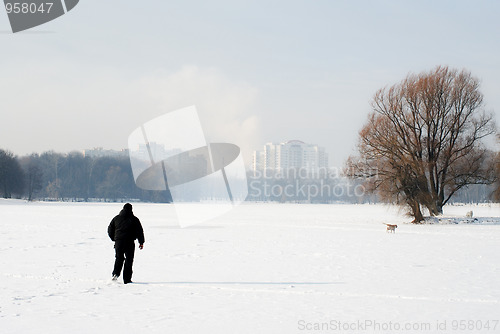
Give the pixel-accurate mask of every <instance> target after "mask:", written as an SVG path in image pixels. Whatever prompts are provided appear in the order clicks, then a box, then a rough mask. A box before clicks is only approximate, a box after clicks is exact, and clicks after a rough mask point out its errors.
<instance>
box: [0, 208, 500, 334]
mask: <svg viewBox="0 0 500 334" xmlns="http://www.w3.org/2000/svg"><path fill="white" fill-rule="evenodd" d="M121 206H122V204H88V203H25V202H23V201H8V200H0V268H1V269H0V333H364V332H366V333H371V332H380V333H388V332H393V333H397V332H403V331H404V332H418V333H421V332H427V333H458V332H462V333H471V332H474V333H483V332H484V333H495V332H497V333H498V332H500V323H498V321H499V320H500V218H499V217H500V207H499V206H473V207H471V206H453V207H446V208H445V216H446V217H454V216H456V217H464V216H465V214H466V212H467V211H469V210H473V211H474V217H478V218H479V217H482V218H480V219H479V220H478V221H477V223H474V224H450V223H449V222H450V219H445V220H443V222H445V223H441V224H427V225H410V224H405V223H404V222H405V221H406V222H407V221H409V220H410V219H409V218H407V217H405V216H403V215H402V214H401V213H399V212H398V210H397V209H395V208H391V207H388V206H383V205H305V204H303V205H298V204H296V205H293V204H251V203H248V204H244V205H241V206H239V207H237V208H235V209H234V210H233V211H231V212H230V213H228V214H226V215H225V216H223V217H220V218H218V219H216V220H213V221H210V222H207V223H205V224H202V225H196V226H192V227H188V228H183V229H181V228H179V227H178V226H177V225H176V223H175V213H174V208H173V206H172V205H164V204H163V205H160V204H135V205H134V212H135V213H136V215H137V216H138V217H139V218H140V219H141V221H142V223H143V226H144V230H145V235H146V243H145V247H144V250H142V251H139V250H137V251H136V259H135V264H134V276H133V281H134V282H135V283H134V284H129V285H123V284H122V283H121V280H120V281H119V282H118V283H116V282H115V283H112V282H111V280H110V276H111V270H112V265H113V261H114V250H113V243H112V242H111V241H110V240H109V239H108V237H107V234H106V229H107V225H108V223H109V221H110V220H111V218H112V217H113V216H114V215H116V214H117V213H118V211H119V210H120V209H121ZM382 222H387V223H393V224H398V225H399V227H398V229H397V230H396V233H395V234H389V233H386V232H385V226H384V225H382ZM120 279H121V278H120ZM471 321H473V323H472V322H471ZM464 326H465V327H464ZM467 326H468V327H467ZM479 326H481V328H482V330H478V329H479ZM485 327H489V330H488V329H486V328H485ZM339 328H340V329H342V328H343V329H344V330H342V331H340V330H339ZM391 328H392V329H399V331H398V330H393V331H391V330H390V329H391ZM445 328H446V330H444V329H445ZM455 328H456V329H460V328H462V329H464V328H465V330H463V331H459V330H454V329H455ZM404 329H406V330H404ZM409 329H411V330H409Z"/></svg>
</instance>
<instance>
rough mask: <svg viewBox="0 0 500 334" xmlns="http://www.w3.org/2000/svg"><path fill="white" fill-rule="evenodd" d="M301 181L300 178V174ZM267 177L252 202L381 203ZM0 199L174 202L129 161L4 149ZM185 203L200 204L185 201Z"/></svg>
mask: <svg viewBox="0 0 500 334" xmlns="http://www.w3.org/2000/svg"><path fill="white" fill-rule="evenodd" d="M299 176H300V175H299ZM299 176H297V175H294V174H293V173H292V174H291V175H287V177H283V176H280V177H276V176H273V177H267V176H264V175H254V174H253V173H251V172H249V173H248V174H247V179H248V190H249V194H248V197H247V200H249V201H262V202H288V203H290V202H295V203H335V202H343V203H377V202H379V199H378V198H377V196H376V195H374V194H369V193H366V192H365V191H364V188H363V187H362V184H361V183H360V182H356V181H352V180H351V181H349V180H347V179H345V178H341V177H338V176H336V177H332V176H330V175H327V174H325V175H315V176H314V177H310V176H306V177H299ZM494 189H495V188H494V186H486V185H472V186H469V187H468V188H464V189H462V190H461V191H460V192H458V193H456V194H455V195H454V196H453V199H452V202H461V203H482V202H489V201H491V200H492V193H493V191H494ZM0 197H4V198H24V199H27V200H49V201H50V200H53V201H108V202H114V201H122V200H128V201H143V202H159V203H166V202H171V201H172V199H171V196H170V192H168V191H147V190H142V189H140V188H138V187H137V186H136V184H135V182H134V178H133V174H132V168H131V166H130V160H129V158H128V157H111V156H105V157H90V156H84V155H83V154H82V153H80V152H71V153H68V154H61V153H55V152H45V153H42V154H32V155H26V156H21V157H17V156H15V155H14V154H13V153H11V152H9V151H5V150H1V149H0ZM181 200H187V201H190V200H196V197H189V196H187V195H186V196H184V198H181Z"/></svg>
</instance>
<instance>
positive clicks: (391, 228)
mask: <svg viewBox="0 0 500 334" xmlns="http://www.w3.org/2000/svg"><path fill="white" fill-rule="evenodd" d="M384 225H387V233H389V232H392V233H396V229H397V228H398V225H391V224H386V223H384Z"/></svg>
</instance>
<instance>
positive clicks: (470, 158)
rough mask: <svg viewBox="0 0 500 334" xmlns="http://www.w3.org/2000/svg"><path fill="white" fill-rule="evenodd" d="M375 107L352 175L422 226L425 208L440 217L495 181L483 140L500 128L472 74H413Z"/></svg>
mask: <svg viewBox="0 0 500 334" xmlns="http://www.w3.org/2000/svg"><path fill="white" fill-rule="evenodd" d="M371 105H372V109H373V112H372V113H371V114H370V115H369V117H368V122H367V123H366V124H365V126H364V127H363V128H362V130H361V131H360V135H359V156H357V157H351V158H349V160H348V163H347V167H348V168H347V174H348V176H351V177H362V178H366V179H367V184H368V185H369V189H370V190H372V191H374V192H377V193H379V194H380V195H381V196H382V198H383V199H385V200H396V202H398V203H405V204H407V205H408V206H409V207H410V214H411V215H412V216H413V217H414V218H415V219H414V222H420V221H422V220H423V215H422V212H421V206H425V207H426V208H427V209H428V210H429V212H430V214H431V215H437V214H440V213H442V210H443V206H444V205H445V204H446V203H447V202H448V201H449V200H450V198H451V197H452V196H453V194H455V193H456V192H457V191H458V190H459V189H461V188H463V187H466V186H467V185H470V184H481V183H484V184H489V183H491V182H492V181H493V177H494V173H493V170H492V164H491V161H490V160H489V157H491V155H490V154H489V152H488V151H487V150H486V149H485V148H484V146H483V145H482V143H481V139H483V138H484V137H486V136H488V135H490V134H492V133H493V132H494V130H495V126H494V124H493V120H492V116H491V115H490V114H488V113H486V112H485V111H484V109H483V95H482V94H481V92H480V91H479V80H478V79H477V78H475V77H473V76H472V75H471V74H470V72H468V71H465V70H462V71H457V70H453V69H449V68H448V67H442V66H439V67H437V68H435V69H434V70H432V71H430V72H425V73H421V74H411V75H408V76H407V77H406V78H405V79H404V80H403V81H402V82H400V83H398V84H396V85H394V86H392V87H389V88H382V89H380V90H379V91H377V92H376V93H375V95H374V97H373V100H372V103H371ZM367 171H368V172H367ZM373 171H377V172H376V173H373Z"/></svg>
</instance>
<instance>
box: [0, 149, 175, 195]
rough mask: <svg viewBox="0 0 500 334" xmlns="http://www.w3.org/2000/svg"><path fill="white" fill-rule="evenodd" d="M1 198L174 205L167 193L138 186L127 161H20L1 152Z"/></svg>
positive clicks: (75, 155) (49, 157)
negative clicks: (165, 203)
mask: <svg viewBox="0 0 500 334" xmlns="http://www.w3.org/2000/svg"><path fill="white" fill-rule="evenodd" d="M0 196H2V197H4V198H26V199H27V200H35V199H43V200H58V201H60V200H64V201H118V200H124V199H125V200H137V201H147V202H171V197H170V194H169V192H167V191H146V190H142V189H140V188H138V187H137V186H136V185H135V182H134V178H133V174H132V169H131V166H130V160H129V159H128V158H127V157H88V156H84V155H83V154H82V153H80V152H71V153H68V154H60V153H55V152H45V153H42V154H32V155H27V156H22V157H16V156H14V154H13V153H11V152H9V151H5V150H1V149H0Z"/></svg>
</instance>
